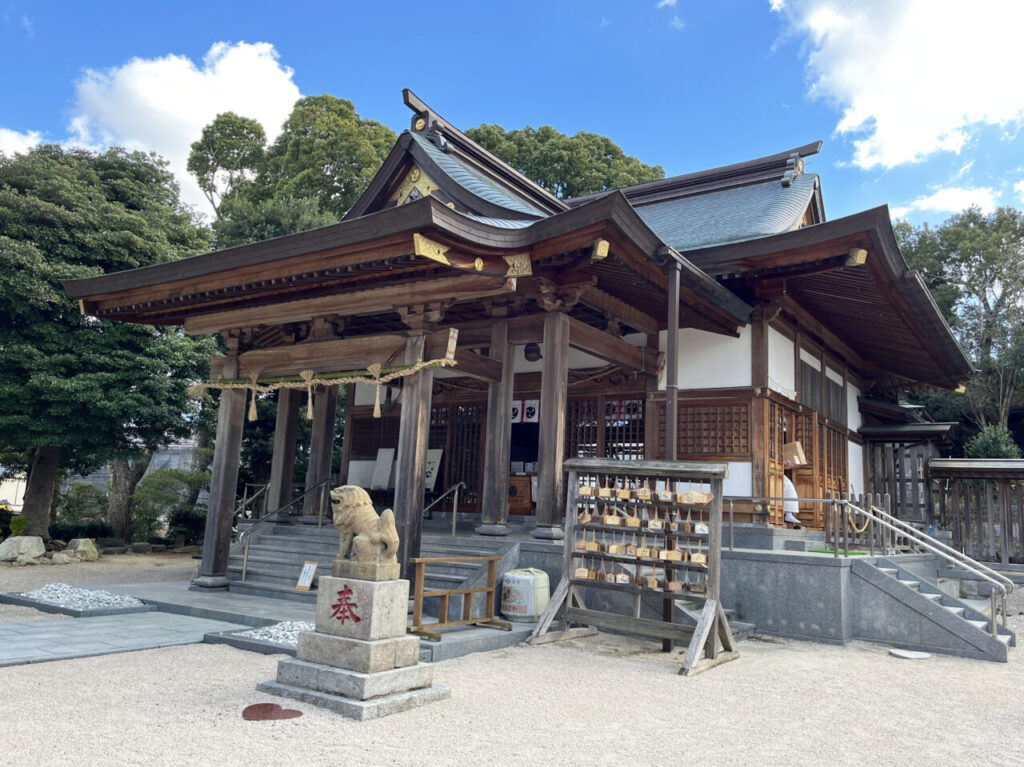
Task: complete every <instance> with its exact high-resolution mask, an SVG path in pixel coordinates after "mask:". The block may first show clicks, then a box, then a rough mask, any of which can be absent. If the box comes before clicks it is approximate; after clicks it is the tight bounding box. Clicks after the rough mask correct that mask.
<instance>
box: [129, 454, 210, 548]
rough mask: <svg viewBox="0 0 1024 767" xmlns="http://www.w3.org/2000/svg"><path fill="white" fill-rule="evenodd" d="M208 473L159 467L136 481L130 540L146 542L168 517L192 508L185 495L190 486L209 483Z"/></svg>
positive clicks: (189, 510) (190, 510)
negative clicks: (137, 482)
mask: <svg viewBox="0 0 1024 767" xmlns="http://www.w3.org/2000/svg"><path fill="white" fill-rule="evenodd" d="M209 482H210V475H209V474H207V473H204V472H189V471H180V470H178V469H159V470H157V471H154V472H150V473H149V474H147V475H146V476H145V477H143V478H142V480H141V481H140V482H139V484H138V486H137V487H136V488H135V492H134V493H133V494H132V524H131V527H130V529H129V532H130V533H131V536H132V538H133V540H135V541H146V540H148V539H149V537H150V536H151V535H153V533H154V532H156V530H158V529H160V528H161V527H163V526H164V525H165V524H166V523H167V522H169V521H170V519H171V517H173V516H176V515H180V514H182V513H189V512H192V511H193V507H192V506H190V505H188V504H187V503H186V502H185V500H184V498H185V495H186V494H187V493H188V490H189V489H190V488H201V487H203V486H204V485H209Z"/></svg>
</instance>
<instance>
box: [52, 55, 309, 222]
mask: <svg viewBox="0 0 1024 767" xmlns="http://www.w3.org/2000/svg"><path fill="white" fill-rule="evenodd" d="M292 75H293V72H292V70H291V68H290V67H286V66H282V65H281V63H280V62H279V60H278V54H277V51H276V50H275V49H274V46H273V45H271V44H270V43H251V44H250V43H244V42H240V43H225V42H220V43H215V44H214V45H213V46H212V47H211V48H210V50H209V51H208V52H207V54H206V56H205V57H204V58H203V61H202V63H201V65H197V64H196V63H194V62H193V61H192V60H191V59H189V58H188V57H186V56H177V55H168V56H164V57H162V58H157V59H138V58H136V59H131V60H130V61H128V62H127V63H125V64H123V65H121V66H119V67H114V68H112V69H107V70H104V71H96V70H92V69H89V70H86V71H85V73H84V74H83V75H82V77H81V78H80V79H79V81H78V82H77V84H76V103H75V107H74V109H73V112H72V119H71V122H70V124H69V126H68V129H69V130H70V131H71V133H72V136H73V143H75V144H78V145H81V146H86V147H91V148H100V147H106V146H112V145H118V146H124V147H126V148H128V149H140V150H144V151H153V152H156V153H157V154H159V155H161V156H162V157H164V158H166V159H167V160H168V161H169V162H170V165H171V170H173V171H174V174H175V175H176V176H177V177H178V181H179V183H180V184H181V189H182V198H183V199H184V200H185V201H186V202H189V203H191V204H193V205H194V206H196V209H197V210H200V211H202V212H204V213H205V212H207V210H208V203H207V202H206V199H205V198H204V197H203V194H202V192H201V191H200V190H199V187H198V185H197V184H196V183H195V180H194V179H193V178H192V176H191V175H190V174H189V173H188V170H187V169H186V163H187V162H188V154H189V151H190V148H191V145H192V142H193V141H196V140H197V139H198V138H199V135H200V133H201V132H202V129H203V126H205V125H206V124H207V123H209V122H211V121H212V120H213V118H214V117H216V116H217V115H218V114H219V113H221V112H228V111H231V112H236V113H238V114H240V115H243V116H245V117H251V118H253V119H255V120H258V121H259V122H260V123H261V124H262V125H263V128H264V130H265V131H266V133H267V137H268V139H269V140H273V139H274V138H275V137H276V136H277V135H278V134H279V133H280V132H281V124H282V123H283V122H284V120H285V119H286V118H287V117H288V115H289V113H290V112H291V109H292V106H293V105H294V103H295V101H296V100H297V99H298V98H299V97H300V93H299V89H298V87H297V86H296V85H295V83H294V82H293V81H292Z"/></svg>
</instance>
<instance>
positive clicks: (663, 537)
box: [534, 458, 737, 675]
mask: <svg viewBox="0 0 1024 767" xmlns="http://www.w3.org/2000/svg"><path fill="white" fill-rule="evenodd" d="M565 470H566V472H567V473H568V482H567V485H566V487H567V498H566V515H565V516H566V537H565V552H564V555H563V566H562V579H561V581H560V583H559V585H558V587H557V588H556V589H555V595H554V597H553V599H552V601H551V603H550V604H549V605H548V609H547V610H546V611H545V613H544V615H542V616H541V620H540V623H539V624H538V627H537V630H536V631H535V632H534V637H535V638H539V637H541V636H543V635H544V634H545V633H546V632H547V630H548V628H549V627H550V625H551V622H552V621H553V620H554V618H555V617H556V616H558V617H560V618H561V619H562V622H563V624H564V626H565V627H566V629H567V630H568V627H569V626H570V625H571V624H577V625H583V626H591V627H595V628H608V629H613V630H615V631H621V632H624V633H629V634H636V635H639V636H646V637H651V638H654V639H661V640H662V641H663V647H664V649H666V650H670V649H671V648H672V644H673V642H685V643H686V644H687V652H686V656H685V659H684V661H683V667H682V669H681V670H680V672H679V673H680V674H684V675H689V674H693V673H696V672H698V671H701V670H704V669H705V668H709V667H710V666H712V665H717V664H718V663H722V662H725V661H727V660H732V659H733V658H735V657H737V652H736V650H735V643H734V641H733V637H732V632H731V630H730V628H729V622H728V620H727V618H726V616H725V611H724V610H723V609H722V606H721V602H720V600H719V584H720V575H721V551H722V545H721V541H722V480H723V479H724V478H725V476H726V475H727V473H728V467H727V465H726V464H724V463H691V462H681V461H615V460H606V459H595V458H574V459H571V460H567V461H566V462H565ZM601 592H605V593H601ZM607 592H614V593H607ZM588 602H590V603H592V606H591V605H588ZM658 602H660V603H661V604H660V606H661V618H660V619H657V618H652V617H648V616H646V615H644V612H645V609H646V611H647V612H648V613H650V612H651V611H652V605H657V604H658ZM598 605H600V607H598ZM655 612H656V610H655ZM702 661H703V662H702Z"/></svg>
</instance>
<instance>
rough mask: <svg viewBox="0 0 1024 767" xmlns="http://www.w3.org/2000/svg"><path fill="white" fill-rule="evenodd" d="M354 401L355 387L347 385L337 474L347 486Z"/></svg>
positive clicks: (350, 457) (350, 459)
mask: <svg viewBox="0 0 1024 767" xmlns="http://www.w3.org/2000/svg"><path fill="white" fill-rule="evenodd" d="M355 401H356V385H355V384H348V385H347V386H346V387H345V430H344V431H343V432H342V438H341V468H340V470H339V474H340V476H341V477H342V481H343V482H344V483H345V484H346V485H347V484H348V469H349V464H350V463H351V462H352V429H353V426H352V405H353V403H355Z"/></svg>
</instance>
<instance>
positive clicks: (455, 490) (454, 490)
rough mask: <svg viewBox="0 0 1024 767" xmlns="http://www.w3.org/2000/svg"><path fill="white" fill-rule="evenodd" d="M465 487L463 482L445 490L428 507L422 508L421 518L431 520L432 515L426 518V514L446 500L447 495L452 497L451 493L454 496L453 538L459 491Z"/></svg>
mask: <svg viewBox="0 0 1024 767" xmlns="http://www.w3.org/2000/svg"><path fill="white" fill-rule="evenodd" d="M465 487H466V483H465V482H456V483H455V484H454V485H452V486H451V487H449V488H448V489H447V490H445V491H444V492H443V493H441V495H439V496H437V498H435V499H434V500H432V501H431V502H430V504H429V505H427V506H426V507H424V509H423V518H424V519H433V518H434V516H433V515H432V514H431V515H429V516H428V514H427V512H428V511H430V510H431V509H432V508H434V507H435V506H436V505H437V504H439V503H440V502H441V501H443V500H444V499H445V498H447V497H448V496H449V495H452V493H454V494H455V496H454V497H453V498H452V536H453V537H454V535H455V522H456V519H457V517H458V515H459V490H460V489H462V490H464V489H465Z"/></svg>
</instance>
